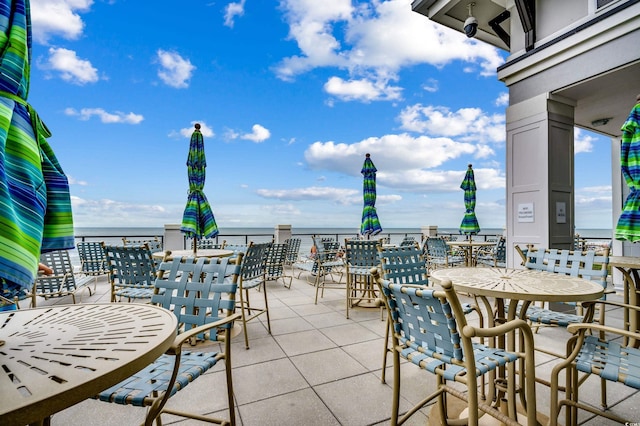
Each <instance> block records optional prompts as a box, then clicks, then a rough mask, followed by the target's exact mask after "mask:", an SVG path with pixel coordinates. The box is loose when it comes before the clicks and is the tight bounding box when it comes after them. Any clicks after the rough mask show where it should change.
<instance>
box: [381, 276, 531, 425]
mask: <svg viewBox="0 0 640 426" xmlns="http://www.w3.org/2000/svg"><path fill="white" fill-rule="evenodd" d="M372 273H373V276H374V278H375V279H376V282H377V283H378V285H379V287H380V291H381V293H382V297H383V299H384V303H385V305H386V307H387V312H388V314H389V317H390V318H391V320H392V324H393V333H392V341H393V345H392V347H393V404H392V410H391V424H392V425H400V424H402V423H404V422H405V421H406V420H408V419H409V418H410V417H411V416H412V415H413V414H414V413H416V412H417V411H418V410H420V409H421V408H422V407H424V406H425V405H426V404H427V403H429V402H431V401H432V400H434V399H436V400H437V404H436V407H437V413H435V414H439V416H440V419H441V423H442V424H445V423H446V424H448V423H447V422H448V421H449V420H451V418H452V417H453V416H456V415H458V414H459V413H449V412H448V408H449V407H450V406H451V403H450V402H451V401H449V400H448V399H446V398H445V396H446V395H451V396H454V397H456V398H458V399H460V400H462V401H464V402H465V403H466V406H468V412H467V415H468V418H467V424H469V425H471V426H477V425H478V419H479V417H480V416H481V412H482V413H486V414H488V415H490V416H492V417H495V418H496V419H498V420H499V421H501V422H503V423H505V424H508V425H517V424H518V422H517V421H516V420H514V419H511V418H509V416H507V415H505V414H503V413H502V412H501V411H500V410H499V408H498V407H496V406H494V405H491V403H490V402H489V403H487V402H481V398H479V397H478V378H480V377H483V376H484V375H489V377H490V378H493V377H494V372H495V371H496V370H497V369H498V368H499V367H503V366H506V365H507V364H510V363H517V362H519V361H520V360H522V361H524V371H522V370H521V374H524V384H525V386H524V388H523V389H522V392H524V396H525V397H526V403H527V404H526V407H527V420H528V422H529V424H536V422H537V420H536V393H535V362H534V355H533V333H532V332H531V329H530V328H529V326H528V325H527V323H526V322H525V321H523V320H521V319H515V320H511V321H508V322H506V323H504V324H501V325H499V326H497V327H491V328H482V327H474V326H472V325H470V324H469V323H467V321H466V318H465V315H464V313H463V310H462V305H461V304H460V300H459V299H458V296H457V294H456V292H455V290H454V289H453V285H452V284H451V281H448V280H446V281H443V282H442V283H441V287H442V289H443V290H436V289H434V288H428V287H424V286H416V285H411V284H395V283H392V282H390V281H389V280H385V279H382V277H381V276H380V272H379V271H378V270H376V269H374V270H372ZM515 331H518V332H519V333H520V335H521V338H522V340H523V342H524V347H523V350H522V352H508V351H506V350H501V349H496V348H491V347H488V346H485V345H483V344H481V343H478V342H476V341H474V340H472V339H473V338H477V337H484V338H496V337H500V336H504V335H505V334H507V333H510V332H515ZM401 358H403V359H405V360H406V361H408V362H406V363H403V364H402V365H411V364H413V365H415V366H417V367H419V368H420V369H421V370H422V371H424V372H428V373H431V374H433V375H435V377H436V385H437V389H436V391H435V392H433V393H431V394H430V395H428V396H427V397H426V398H424V399H423V400H421V401H420V402H419V403H418V404H416V405H415V406H414V407H413V408H411V409H410V410H409V411H407V412H406V413H405V414H404V415H403V416H402V417H399V415H400V412H399V411H400V366H401ZM449 382H458V383H460V384H462V385H463V386H466V390H464V391H463V390H461V388H460V387H459V386H455V385H451V384H449ZM489 382H490V383H493V381H491V380H490V381H489ZM434 410H436V408H434V409H433V410H432V413H431V415H434ZM458 421H460V420H458Z"/></svg>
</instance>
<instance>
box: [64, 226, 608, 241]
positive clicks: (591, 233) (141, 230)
mask: <svg viewBox="0 0 640 426" xmlns="http://www.w3.org/2000/svg"><path fill="white" fill-rule="evenodd" d="M358 231H359V228H292V232H293V234H301V235H309V236H310V235H345V236H356V235H357V234H358ZM438 232H439V233H441V234H454V235H455V234H458V233H459V232H458V229H457V228H438ZM163 233H164V228H162V227H122V228H120V227H98V228H89V227H78V228H76V229H75V234H76V238H82V237H92V239H93V238H95V237H122V236H130V237H131V238H134V237H155V236H158V237H160V236H162V235H163ZM273 233H274V228H221V229H220V236H221V237H224V236H240V235H252V236H259V235H273ZM420 233H421V230H420V228H385V229H383V231H382V235H386V234H393V235H396V234H398V235H405V234H408V235H419V234H420ZM502 233H503V229H502V228H495V229H493V228H490V229H483V230H482V231H481V232H480V235H501V234H502ZM576 233H577V234H579V235H580V236H581V237H584V238H603V239H608V238H611V237H612V235H613V231H612V230H611V229H576Z"/></svg>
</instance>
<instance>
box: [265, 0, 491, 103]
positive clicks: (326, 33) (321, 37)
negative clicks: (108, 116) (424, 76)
mask: <svg viewBox="0 0 640 426" xmlns="http://www.w3.org/2000/svg"><path fill="white" fill-rule="evenodd" d="M281 6H282V8H283V9H284V10H285V18H286V20H287V22H288V24H289V38H290V39H291V40H294V41H296V43H297V45H298V48H299V49H300V54H299V55H295V56H290V57H288V58H285V59H283V60H282V62H281V63H280V64H279V65H278V66H277V67H276V70H275V71H276V74H277V76H278V77H279V78H281V79H283V80H292V79H293V78H294V77H295V76H296V75H298V74H301V73H304V72H307V71H309V70H311V69H313V68H316V67H338V68H341V69H344V70H346V71H348V73H349V75H350V78H349V81H359V80H363V76H368V79H369V80H371V81H378V82H384V81H390V80H392V79H394V78H395V77H396V74H397V72H398V71H399V70H400V69H401V68H402V67H405V66H410V65H415V64H424V63H426V64H431V65H434V66H437V67H442V66H444V65H446V64H448V63H450V62H452V61H456V60H461V61H465V62H466V63H468V64H469V66H468V68H469V69H468V72H475V73H478V74H481V75H492V76H493V75H495V70H496V68H497V66H498V65H500V64H501V63H502V62H503V59H502V57H501V56H500V54H499V52H498V50H497V49H495V48H494V47H492V46H489V45H488V44H486V43H479V42H477V41H476V40H471V39H467V38H466V37H465V36H464V35H463V34H461V33H459V32H457V31H454V30H452V29H448V28H444V27H443V26H441V25H438V24H436V23H434V22H432V21H429V20H428V19H426V18H425V17H424V16H421V15H419V14H417V13H415V12H412V10H411V0H389V1H375V2H369V3H362V4H359V6H358V7H352V2H351V1H350V0H331V1H324V2H314V1H311V0H302V1H298V0H284V1H282V2H281ZM334 33H335V34H337V33H340V37H338V36H335V35H334ZM342 33H345V34H346V35H345V36H344V45H341V44H340V42H339V41H338V40H339V38H342ZM371 76H375V77H371ZM396 89H397V88H396ZM345 99H348V100H358V101H363V100H364V101H367V100H369V98H368V97H367V96H355V97H352V98H345ZM389 99H395V98H389Z"/></svg>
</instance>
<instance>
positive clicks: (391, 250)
mask: <svg viewBox="0 0 640 426" xmlns="http://www.w3.org/2000/svg"><path fill="white" fill-rule="evenodd" d="M378 258H379V266H380V270H381V273H382V277H383V278H384V279H385V280H388V281H390V282H392V283H394V284H403V285H410V286H416V287H429V286H430V284H429V278H428V277H429V274H428V272H427V265H426V260H425V259H424V255H423V253H422V250H421V249H420V247H418V246H417V245H413V246H400V247H382V246H379V247H378ZM462 310H463V312H464V314H465V315H467V314H470V313H472V312H475V313H477V314H478V322H479V324H480V327H482V326H483V325H484V317H483V315H482V312H481V311H480V309H479V308H478V305H477V304H471V303H463V304H462ZM390 330H391V318H389V317H387V329H386V333H385V338H384V342H385V345H384V353H383V357H382V377H381V381H382V383H385V382H386V370H387V354H388V353H389V352H392V349H390V348H389V340H390Z"/></svg>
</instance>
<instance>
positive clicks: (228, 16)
mask: <svg viewBox="0 0 640 426" xmlns="http://www.w3.org/2000/svg"><path fill="white" fill-rule="evenodd" d="M244 3H245V0H240V1H239V2H237V3H229V4H228V5H227V7H225V8H224V25H225V26H227V27H229V28H233V24H234V19H235V18H236V16H242V15H244Z"/></svg>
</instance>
